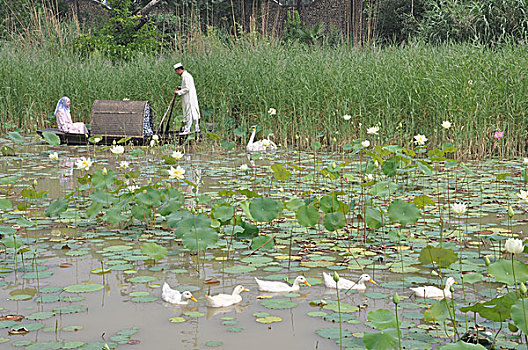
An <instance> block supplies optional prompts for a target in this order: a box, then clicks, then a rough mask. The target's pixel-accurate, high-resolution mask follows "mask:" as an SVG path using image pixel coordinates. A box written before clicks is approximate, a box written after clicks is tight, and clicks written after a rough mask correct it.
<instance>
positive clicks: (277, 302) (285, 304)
mask: <svg viewBox="0 0 528 350" xmlns="http://www.w3.org/2000/svg"><path fill="white" fill-rule="evenodd" d="M260 305H262V306H264V307H267V308H268V309H291V308H294V307H296V306H297V303H294V302H293V301H291V300H289V299H283V298H272V299H265V300H263V301H261V302H260Z"/></svg>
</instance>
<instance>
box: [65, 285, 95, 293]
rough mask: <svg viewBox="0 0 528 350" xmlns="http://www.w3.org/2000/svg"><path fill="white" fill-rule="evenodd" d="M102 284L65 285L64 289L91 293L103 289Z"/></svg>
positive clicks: (70, 291)
mask: <svg viewBox="0 0 528 350" xmlns="http://www.w3.org/2000/svg"><path fill="white" fill-rule="evenodd" d="M103 288H104V286H103V285H102V284H93V283H90V284H72V285H70V286H67V287H64V290H65V291H66V292H69V293H91V292H97V291H98V290H101V289H103Z"/></svg>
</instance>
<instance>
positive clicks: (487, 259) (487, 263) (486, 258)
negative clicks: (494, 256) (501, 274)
mask: <svg viewBox="0 0 528 350" xmlns="http://www.w3.org/2000/svg"><path fill="white" fill-rule="evenodd" d="M484 262H485V263H486V266H490V264H491V261H490V259H489V258H488V257H487V256H486V257H485V258H484Z"/></svg>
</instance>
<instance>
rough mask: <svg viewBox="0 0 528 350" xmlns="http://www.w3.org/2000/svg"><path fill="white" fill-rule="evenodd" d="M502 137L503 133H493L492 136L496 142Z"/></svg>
mask: <svg viewBox="0 0 528 350" xmlns="http://www.w3.org/2000/svg"><path fill="white" fill-rule="evenodd" d="M503 137H504V131H495V134H493V138H494V139H496V140H500V139H502V138H503Z"/></svg>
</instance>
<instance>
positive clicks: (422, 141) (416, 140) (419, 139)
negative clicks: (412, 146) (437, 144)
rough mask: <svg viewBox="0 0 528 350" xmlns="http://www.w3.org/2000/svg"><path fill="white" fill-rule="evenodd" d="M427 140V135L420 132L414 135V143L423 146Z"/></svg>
mask: <svg viewBox="0 0 528 350" xmlns="http://www.w3.org/2000/svg"><path fill="white" fill-rule="evenodd" d="M426 142H427V137H425V135H421V134H418V135H416V136H415V137H414V143H416V144H417V145H418V146H423V145H425V143H426Z"/></svg>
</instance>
